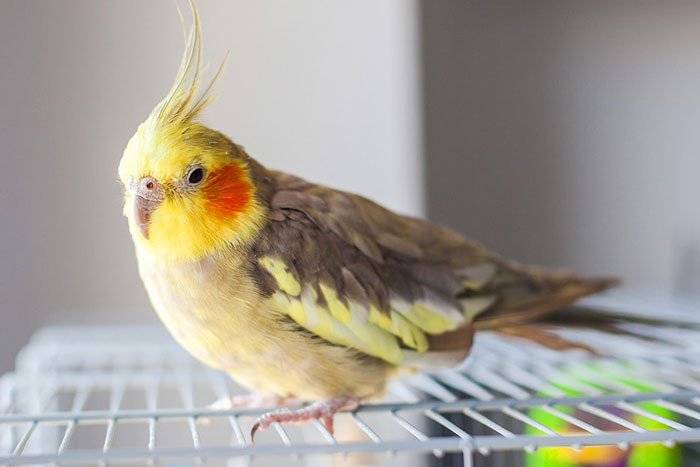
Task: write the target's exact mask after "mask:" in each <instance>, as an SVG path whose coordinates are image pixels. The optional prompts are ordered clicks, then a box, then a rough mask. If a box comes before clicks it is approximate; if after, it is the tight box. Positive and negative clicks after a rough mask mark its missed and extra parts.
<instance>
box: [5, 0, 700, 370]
mask: <svg viewBox="0 0 700 467" xmlns="http://www.w3.org/2000/svg"><path fill="white" fill-rule="evenodd" d="M526 3H527V4H525V2H521V1H500V2H493V1H478V2H477V1H471V2H466V1H465V2H447V1H445V2H440V1H430V2H428V1H426V2H423V3H420V2H415V1H405V0H392V1H388V0H383V1H379V2H378V1H375V0H365V1H356V0H352V1H350V0H348V1H337V2H327V1H325V0H315V1H312V0H303V1H301V0H297V1H295V2H293V3H292V2H275V1H262V2H261V1H255V2H253V1H235V2H228V1H223V0H221V1H213V0H208V1H201V2H199V4H200V5H199V8H200V13H201V16H202V23H203V28H204V53H205V56H206V59H207V62H209V63H211V64H212V65H215V64H218V61H219V59H220V58H221V57H222V56H223V54H224V53H225V51H226V50H230V51H231V56H230V59H229V63H228V65H227V68H226V71H225V73H224V75H223V77H222V79H221V81H220V83H219V85H218V87H217V91H218V94H219V95H220V96H221V97H220V99H219V100H218V101H217V102H216V103H215V104H214V105H213V106H212V107H211V109H209V110H208V112H207V113H206V117H205V120H206V121H207V122H211V124H212V126H214V127H215V128H219V129H222V130H223V131H225V132H226V133H227V134H229V135H231V136H232V137H233V138H234V139H235V140H236V141H238V142H240V143H242V144H244V145H245V146H246V148H247V149H248V150H249V152H250V153H251V154H252V155H253V156H254V157H256V158H258V159H259V160H260V161H261V162H262V163H264V164H266V165H268V166H271V167H276V168H282V169H285V170H288V171H291V172H294V173H297V174H301V175H304V176H305V177H307V178H309V179H311V180H314V181H322V182H324V183H326V184H329V185H333V186H339V187H342V188H345V189H350V190H353V191H357V192H361V193H363V194H366V195H368V196H370V197H372V198H374V199H376V200H378V201H380V202H382V203H385V204H387V205H389V206H390V207H392V208H394V209H397V210H400V211H402V212H407V213H413V214H419V213H423V212H427V215H428V217H430V218H431V219H433V220H437V221H440V222H443V223H446V224H448V225H451V226H453V227H455V228H457V229H458V230H460V231H462V232H464V233H466V234H469V235H470V236H472V237H473V238H476V239H478V240H480V241H482V242H483V243H485V244H487V245H488V246H490V247H492V248H494V249H496V250H497V251H500V252H501V253H503V254H505V255H508V256H511V257H513V258H515V259H518V260H522V261H527V262H534V263H541V264H546V265H566V266H573V267H576V268H579V269H581V270H582V271H584V272H586V273H590V274H598V273H614V274H618V275H621V276H623V277H624V278H625V279H626V281H627V284H628V286H630V287H638V288H644V289H648V290H657V291H660V292H662V293H681V292H684V293H695V292H697V291H699V290H700V243H699V240H700V235H698V234H699V233H700V216H699V215H698V214H699V213H698V211H699V208H698V206H697V203H696V200H697V199H698V193H699V191H700V189H699V188H698V187H697V186H698V183H697V174H698V172H699V170H700V157H699V154H698V147H699V145H698V134H699V132H698V123H699V122H700V91H699V90H700V4H698V3H697V2H680V1H671V2H664V3H663V5H661V4H660V3H659V2H640V1H634V2H633V1H613V2H610V1H606V2H596V1H589V2H580V1H554V0H552V1H544V0H536V1H530V2H526ZM185 11H186V10H185ZM181 36H182V34H181V29H180V25H179V20H178V17H177V14H176V12H175V9H174V6H173V2H172V1H169V0H162V1H160V0H159V1H149V2H142V1H118V2H117V1H114V2H108V1H105V0H100V1H92V0H90V1H88V0H80V1H76V0H72V1H65V2H60V3H59V2H51V1H48V0H43V1H39V0H31V1H26V0H0V142H1V144H2V146H1V149H0V153H1V158H0V174H2V182H1V183H0V259H1V262H0V299H1V300H2V302H1V308H0V313H2V322H1V323H0V371H5V370H8V369H9V368H11V366H12V362H13V359H14V355H15V353H16V351H17V350H18V349H19V347H20V346H21V345H22V344H23V343H24V342H26V340H27V339H28V337H29V336H30V334H31V332H32V330H33V329H35V328H36V327H37V326H39V325H40V324H41V323H42V322H45V320H46V319H47V316H49V315H50V314H52V313H55V312H57V311H61V310H78V311H81V310H82V311H86V310H93V309H100V310H108V311H109V310H112V311H111V313H112V318H113V319H114V320H131V319H134V315H133V314H131V313H129V314H127V313H126V312H124V311H122V310H135V309H136V310H139V309H143V310H144V311H143V313H142V314H141V315H140V316H141V317H142V318H143V319H147V318H152V312H150V311H149V310H148V309H147V308H148V304H147V298H146V296H145V293H144V292H143V291H142V288H141V285H140V283H139V280H138V277H137V275H136V266H135V261H134V258H133V252H132V246H131V241H130V239H129V237H128V233H127V230H126V225H125V220H124V219H123V218H122V217H121V206H120V189H119V187H118V185H117V183H116V166H117V163H118V160H119V157H120V155H121V151H122V149H123V147H124V145H125V144H126V141H127V140H128V138H129V136H130V135H131V133H132V132H133V131H134V130H135V128H136V126H137V124H138V123H139V122H140V121H141V120H143V118H145V116H146V115H147V113H148V112H149V111H150V109H151V108H152V107H153V105H154V104H155V103H156V102H157V101H158V100H159V99H160V98H161V97H162V96H163V94H164V93H165V92H166V90H167V89H168V88H169V86H170V83H171V80H172V79H173V77H174V74H175V71H176V68H177V65H178V62H179V60H180V54H181V50H182V37H181ZM87 313H90V311H87ZM137 316H138V315H137ZM89 318H90V316H89V315H87V316H86V319H89Z"/></svg>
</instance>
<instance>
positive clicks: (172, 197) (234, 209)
mask: <svg viewBox="0 0 700 467" xmlns="http://www.w3.org/2000/svg"><path fill="white" fill-rule="evenodd" d="M193 11H194V27H193V31H192V34H191V35H190V38H189V41H188V47H187V48H186V52H185V56H184V58H183V62H182V65H181V67H180V71H179V73H178V76H177V79H176V80H175V84H174V85H173V87H172V89H171V90H170V92H169V93H168V95H167V97H166V98H165V99H164V100H163V101H162V102H161V103H160V104H158V106H156V108H155V109H154V110H153V111H152V112H151V114H150V115H149V117H148V118H147V119H146V121H145V122H143V123H142V124H141V125H140V126H139V127H138V130H137V131H136V134H134V136H133V137H132V138H131V139H130V140H129V143H128V144H127V146H126V149H125V150H124V154H123V156H122V159H121V161H120V163H119V179H120V181H121V183H122V185H123V186H124V188H125V190H124V191H125V196H124V215H125V216H126V217H127V218H128V220H129V228H130V231H131V235H132V237H133V238H134V242H135V243H136V244H137V246H139V247H143V248H145V249H147V250H149V251H150V252H151V253H153V254H155V255H157V256H159V257H161V258H163V259H167V260H171V261H186V260H194V259H197V258H201V257H202V256H204V255H207V254H210V253H213V252H215V251H217V250H219V249H221V248H230V247H236V246H237V245H241V244H243V243H245V242H246V241H247V240H250V238H251V237H252V236H253V235H255V233H256V232H257V230H258V229H259V226H260V223H261V222H262V219H263V218H264V209H263V207H262V205H261V203H260V202H259V199H258V194H257V191H256V188H255V181H254V178H255V177H254V174H252V173H251V171H252V168H253V167H252V164H254V162H252V161H251V159H250V158H249V157H248V156H247V155H246V154H245V152H244V151H243V149H242V148H241V147H240V146H238V145H236V144H235V143H234V142H233V141H231V140H230V139H229V138H227V137H226V136H225V135H223V134H222V133H220V132H218V131H215V130H212V129H210V128H207V127H205V126H204V125H202V124H201V123H199V122H198V121H197V120H196V117H197V115H198V114H199V112H200V111H201V109H202V108H203V107H204V106H205V105H206V104H207V103H208V102H209V100H210V98H209V97H208V96H207V94H208V91H209V88H210V87H211V84H210V85H209V86H208V87H207V89H206V90H205V91H204V92H203V93H198V92H197V85H198V75H199V65H200V54H201V47H200V34H199V19H198V17H197V12H196V10H195V9H194V6H193ZM220 70H221V68H220V69H219V71H220ZM217 75H218V72H217ZM215 78H216V75H215V77H214V79H215ZM212 83H213V80H212Z"/></svg>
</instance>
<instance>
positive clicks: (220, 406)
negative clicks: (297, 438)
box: [208, 394, 303, 410]
mask: <svg viewBox="0 0 700 467" xmlns="http://www.w3.org/2000/svg"><path fill="white" fill-rule="evenodd" d="M302 402H303V401H302V400H301V399H299V398H297V397H294V396H274V395H271V394H245V395H242V396H233V397H229V396H224V397H222V398H220V399H218V400H216V401H215V402H214V403H212V404H210V405H209V407H208V408H209V409H212V410H229V409H234V408H236V409H257V408H260V407H279V406H281V405H299V404H301V403H302Z"/></svg>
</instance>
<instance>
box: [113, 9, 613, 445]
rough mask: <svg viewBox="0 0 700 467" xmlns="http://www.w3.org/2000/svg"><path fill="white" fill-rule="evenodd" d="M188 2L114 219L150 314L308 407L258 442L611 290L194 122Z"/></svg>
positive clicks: (193, 344)
mask: <svg viewBox="0 0 700 467" xmlns="http://www.w3.org/2000/svg"><path fill="white" fill-rule="evenodd" d="M191 6H192V9H193V15H194V26H193V30H192V32H191V34H190V36H189V39H188V45H187V47H186V52H185V55H184V58H183V62H182V65H181V67H180V70H179V73H178V75H177V78H176V80H175V83H174V85H173V87H172V88H171V89H170V92H169V93H168V95H167V96H166V97H165V99H164V100H163V101H161V102H160V103H159V104H158V105H157V106H156V107H155V109H154V110H153V111H152V113H151V114H150V115H149V116H148V118H147V119H146V121H145V122H143V123H142V124H141V125H140V126H139V127H138V130H137V131H136V134H134V136H133V137H132V138H131V140H130V141H129V143H128V145H127V147H126V149H125V150H124V154H123V157H122V159H121V162H120V164H119V178H120V180H121V182H122V184H123V185H124V187H125V197H124V215H125V216H126V217H127V219H128V223H129V230H130V232H131V235H132V237H133V241H134V244H135V247H136V255H137V258H138V265H139V272H140V275H141V278H142V279H143V282H144V285H145V287H146V290H147V292H148V295H149V297H150V300H151V302H152V304H153V307H154V308H155V310H156V312H157V313H158V315H159V317H160V319H161V320H162V321H163V323H164V324H165V326H166V327H167V328H168V330H169V331H170V332H171V333H172V335H173V336H174V338H175V339H176V340H177V341H178V342H179V343H180V344H181V345H182V346H183V347H184V348H186V349H187V350H188V351H189V352H190V353H191V354H192V355H194V356H195V357H196V358H197V359H199V360H201V361H202V362H204V363H205V364H207V365H209V366H212V367H215V368H219V369H221V370H224V371H226V372H227V373H228V374H230V375H231V377H232V378H233V379H234V380H236V381H237V382H239V383H240V384H242V385H243V386H245V387H247V388H249V389H250V390H252V391H255V392H258V393H262V394H265V395H267V399H261V400H266V401H267V402H269V403H272V404H283V403H285V402H286V401H290V400H292V399H291V398H295V399H294V400H302V401H307V402H313V403H312V404H311V405H309V406H307V407H304V408H301V409H298V410H295V411H289V410H278V411H273V412H270V413H267V414H265V415H263V416H262V417H261V418H260V419H259V420H258V422H257V423H256V425H255V426H254V428H253V432H254V431H255V430H256V429H257V428H266V427H267V426H269V425H270V424H271V423H273V422H276V421H281V422H284V421H296V422H300V421H305V420H310V419H314V418H319V419H321V420H322V421H323V423H324V424H325V425H326V426H327V428H328V429H329V430H330V431H332V417H333V414H334V413H336V412H337V411H339V410H344V409H352V408H355V407H356V406H357V405H358V404H359V403H360V402H361V401H362V400H365V399H368V398H372V397H375V396H380V395H381V394H382V392H383V391H384V389H385V386H386V384H387V381H388V380H389V379H390V378H391V377H393V376H394V375H396V374H397V373H399V372H400V370H405V369H408V370H410V369H419V368H440V367H448V366H452V365H454V364H456V363H458V362H460V361H461V360H463V359H464V358H465V356H466V355H467V354H468V352H469V349H470V347H471V344H472V337H473V333H474V331H475V330H480V329H486V328H499V327H508V328H509V329H511V330H512V326H513V325H518V324H523V323H528V322H531V321H533V320H536V319H537V318H539V317H541V316H543V315H544V314H547V313H549V312H551V311H553V310H557V309H560V308H561V307H563V306H564V305H567V304H569V303H571V302H572V301H574V300H576V299H577V298H579V297H581V296H584V295H587V294H591V293H594V292H597V291H600V290H603V289H605V288H607V287H609V286H610V285H612V283H613V282H612V281H610V280H607V279H595V280H586V279H581V278H579V277H577V276H576V275H573V274H570V273H562V272H558V271H548V270H544V269H539V268H533V267H525V266H520V265H517V264H515V263H513V262H509V261H506V260H504V259H501V258H500V257H498V256H497V255H495V254H493V253H491V252H489V251H488V250H486V249H485V248H484V247H482V246H480V245H478V244H476V243H474V242H472V241H469V240H467V239H465V238H464V237H462V236H461V235H459V234H457V233H455V232H453V231H451V230H449V229H448V228H446V227H442V226H440V225H436V224H433V223H430V222H428V221H425V220H421V219H416V218H411V217H406V216H402V215H399V214H396V213H393V212H391V211H389V210H387V209H385V208H383V207H381V206H379V205H377V204H375V203H373V202H372V201H369V200H368V199H365V198H363V197H361V196H358V195H354V194H350V193H345V192H342V191H338V190H334V189H332V188H328V187H325V186H321V185H317V184H313V183H309V182H307V181H305V180H302V179H301V178H297V177H295V176H292V175H287V174H285V173H281V172H277V171H274V170H269V169H267V168H265V167H263V166H262V165H261V164H259V163H258V162H256V161H255V160H254V159H252V158H251V157H250V156H249V155H248V154H247V153H246V152H245V150H244V149H243V147H241V146H239V145H238V144H236V143H234V142H233V141H232V140H231V139H229V138H228V137H227V136H226V135H224V134H222V133H220V132H218V131H215V130H212V129H210V128H208V127H206V126H204V125H203V124H202V123H200V122H199V120H198V116H199V114H200V112H201V111H202V109H203V108H204V107H205V106H206V105H207V103H208V102H209V101H210V97H209V96H208V92H209V90H210V88H211V84H209V86H207V87H206V89H204V90H203V91H202V92H199V90H198V85H199V84H200V55H201V45H200V25H199V18H198V15H197V11H196V9H195V7H194V5H193V4H192V3H191ZM219 70H221V68H220V69H219ZM218 74H219V73H218V72H217V74H216V75H218ZM214 79H216V76H215V78H214ZM213 81H214V80H212V83H213ZM249 401H250V403H253V401H254V398H252V397H251V398H250V399H249ZM245 402H246V399H245V398H244V399H240V398H239V399H238V400H237V403H239V404H240V403H245Z"/></svg>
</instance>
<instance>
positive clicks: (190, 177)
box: [187, 166, 204, 185]
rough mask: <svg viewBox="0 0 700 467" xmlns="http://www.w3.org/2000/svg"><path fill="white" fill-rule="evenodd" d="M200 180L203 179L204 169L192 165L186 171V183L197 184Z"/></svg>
mask: <svg viewBox="0 0 700 467" xmlns="http://www.w3.org/2000/svg"><path fill="white" fill-rule="evenodd" d="M202 180H204V169H203V168H202V167H200V166H197V167H192V168H191V169H190V171H189V172H187V183H188V184H190V185H197V184H199V183H200V182H201V181H202Z"/></svg>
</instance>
